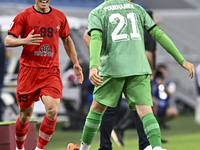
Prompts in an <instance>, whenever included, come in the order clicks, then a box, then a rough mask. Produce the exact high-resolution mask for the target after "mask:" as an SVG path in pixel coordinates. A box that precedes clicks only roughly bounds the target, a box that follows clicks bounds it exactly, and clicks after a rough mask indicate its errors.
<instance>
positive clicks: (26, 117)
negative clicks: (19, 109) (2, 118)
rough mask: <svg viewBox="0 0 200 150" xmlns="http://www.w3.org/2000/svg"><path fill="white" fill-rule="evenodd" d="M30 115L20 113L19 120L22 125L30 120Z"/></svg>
mask: <svg viewBox="0 0 200 150" xmlns="http://www.w3.org/2000/svg"><path fill="white" fill-rule="evenodd" d="M31 115H32V113H20V115H19V118H20V121H21V122H22V123H27V122H29V120H30V119H31Z"/></svg>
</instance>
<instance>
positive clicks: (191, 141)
mask: <svg viewBox="0 0 200 150" xmlns="http://www.w3.org/2000/svg"><path fill="white" fill-rule="evenodd" d="M167 125H169V126H170V127H171V128H170V129H168V130H161V134H162V138H163V139H165V140H168V143H166V144H163V148H165V149H167V150H200V125H197V124H196V123H195V121H194V115H181V116H179V117H177V118H175V119H174V120H172V121H169V122H168V123H167ZM61 127H62V123H58V124H57V126H56V130H55V132H54V134H53V136H52V138H51V140H50V142H49V144H48V145H47V146H46V148H45V150H66V146H67V144H68V143H70V142H73V143H78V144H80V139H81V135H82V131H63V130H62V129H61ZM37 133H38V125H37ZM99 136H100V134H99V132H98V134H97V135H96V137H95V139H94V141H93V143H92V146H91V148H90V150H98V148H99ZM124 144H125V145H124V147H118V146H117V145H116V144H115V143H113V149H114V150H138V149H139V148H138V137H137V133H136V130H135V129H128V130H126V132H125V135H124Z"/></svg>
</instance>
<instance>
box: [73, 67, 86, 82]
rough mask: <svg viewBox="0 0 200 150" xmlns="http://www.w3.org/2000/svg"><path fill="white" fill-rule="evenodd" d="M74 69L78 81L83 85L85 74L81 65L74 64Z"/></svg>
mask: <svg viewBox="0 0 200 150" xmlns="http://www.w3.org/2000/svg"><path fill="white" fill-rule="evenodd" d="M73 68H74V72H75V74H76V81H77V80H78V82H79V83H80V84H82V83H83V80H84V77H83V72H82V68H81V66H80V65H79V64H74V66H73Z"/></svg>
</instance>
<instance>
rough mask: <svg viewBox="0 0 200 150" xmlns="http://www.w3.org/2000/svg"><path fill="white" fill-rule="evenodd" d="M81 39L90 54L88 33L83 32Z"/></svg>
mask: <svg viewBox="0 0 200 150" xmlns="http://www.w3.org/2000/svg"><path fill="white" fill-rule="evenodd" d="M83 39H84V41H85V45H86V47H87V49H88V51H89V52H90V40H91V37H90V36H89V35H88V31H87V30H85V33H84V35H83Z"/></svg>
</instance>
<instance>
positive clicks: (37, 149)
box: [35, 147, 43, 150]
mask: <svg viewBox="0 0 200 150" xmlns="http://www.w3.org/2000/svg"><path fill="white" fill-rule="evenodd" d="M35 150H43V149H40V148H38V147H36V148H35Z"/></svg>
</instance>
